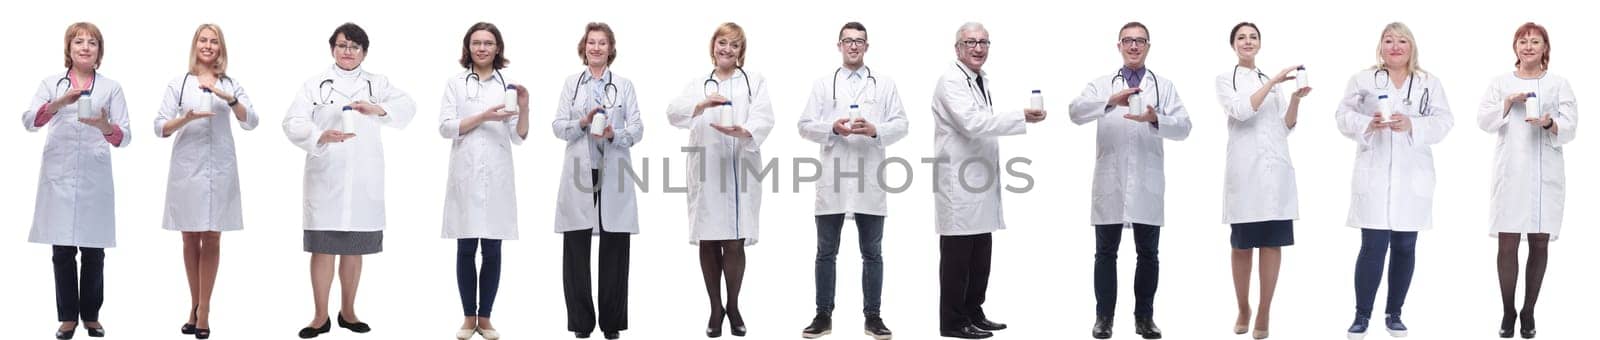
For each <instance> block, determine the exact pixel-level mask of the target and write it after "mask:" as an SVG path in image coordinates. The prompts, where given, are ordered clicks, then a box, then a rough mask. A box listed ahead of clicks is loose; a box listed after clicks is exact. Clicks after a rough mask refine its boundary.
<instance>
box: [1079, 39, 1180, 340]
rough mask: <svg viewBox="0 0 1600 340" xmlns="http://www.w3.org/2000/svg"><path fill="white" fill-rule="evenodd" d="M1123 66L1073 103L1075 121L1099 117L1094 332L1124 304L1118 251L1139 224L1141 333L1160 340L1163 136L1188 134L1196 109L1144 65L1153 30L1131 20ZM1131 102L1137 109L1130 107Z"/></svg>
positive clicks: (1105, 332) (1122, 46)
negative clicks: (1157, 313)
mask: <svg viewBox="0 0 1600 340" xmlns="http://www.w3.org/2000/svg"><path fill="white" fill-rule="evenodd" d="M1117 38H1118V39H1119V40H1118V43H1117V48H1118V49H1119V50H1121V52H1122V63H1123V64H1122V68H1121V69H1119V70H1117V72H1116V73H1115V74H1110V75H1105V76H1102V77H1100V78H1099V79H1095V80H1094V81H1092V82H1090V83H1089V85H1088V87H1087V88H1084V89H1083V94H1082V95H1080V96H1078V98H1077V99H1075V100H1073V101H1072V106H1071V107H1070V108H1069V111H1070V112H1069V115H1070V116H1071V117H1072V123H1074V124H1078V125H1083V124H1088V123H1090V122H1097V124H1096V126H1097V131H1096V133H1097V136H1096V137H1095V149H1096V150H1095V155H1096V156H1095V167H1094V188H1093V189H1092V192H1093V195H1092V199H1093V203H1091V205H1092V206H1091V210H1090V217H1089V219H1090V224H1092V225H1094V228H1095V254H1094V297H1095V322H1094V328H1093V330H1092V331H1091V335H1092V336H1094V338H1096V339H1108V338H1111V324H1112V322H1111V321H1112V314H1113V312H1114V311H1115V310H1116V306H1117V248H1118V246H1119V245H1120V244H1121V243H1122V229H1133V243H1134V247H1135V251H1136V253H1137V254H1138V256H1139V257H1138V265H1137V266H1136V267H1135V269H1134V274H1133V292H1134V294H1133V295H1134V309H1133V317H1134V333H1137V334H1139V335H1141V336H1143V337H1144V338H1145V339H1160V338H1161V329H1160V328H1157V327H1156V324H1155V321H1154V319H1153V314H1154V311H1153V310H1154V307H1153V306H1154V301H1155V295H1156V282H1157V278H1158V277H1159V273H1160V269H1159V268H1160V267H1159V266H1160V261H1159V260H1158V258H1157V257H1156V254H1157V245H1158V244H1159V242H1158V241H1159V240H1160V237H1161V225H1162V224H1163V221H1162V219H1163V212H1162V209H1163V206H1164V203H1163V201H1162V200H1163V198H1162V195H1163V194H1164V192H1165V187H1166V175H1165V173H1164V171H1163V170H1162V168H1163V164H1162V163H1163V158H1164V156H1163V151H1162V143H1163V140H1164V139H1170V140H1175V141H1176V140H1183V139H1184V138H1188V137H1189V113H1188V112H1187V111H1185V110H1184V108H1183V101H1182V100H1180V99H1178V92H1177V89H1176V86H1173V84H1172V82H1171V81H1168V80H1167V79H1166V78H1161V77H1158V76H1156V74H1155V73H1154V72H1151V71H1149V70H1147V69H1146V68H1145V57H1146V56H1147V55H1148V54H1149V53H1150V31H1149V29H1147V28H1145V26H1144V24H1141V23H1138V22H1130V23H1128V24H1126V25H1123V26H1122V30H1121V32H1120V33H1119V34H1118V36H1117ZM1130 103H1132V105H1134V106H1138V107H1134V108H1130V107H1129V104H1130Z"/></svg>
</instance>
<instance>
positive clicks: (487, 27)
mask: <svg viewBox="0 0 1600 340" xmlns="http://www.w3.org/2000/svg"><path fill="white" fill-rule="evenodd" d="M462 38H463V39H462V41H461V51H462V53H461V59H460V64H461V67H463V68H466V70H465V71H462V72H460V73H458V74H456V75H454V76H451V77H450V79H448V80H446V81H445V92H444V97H443V98H441V99H440V101H439V103H440V104H439V136H441V137H444V138H446V139H449V140H450V171H449V175H448V176H449V177H448V180H447V181H446V182H445V194H444V225H443V230H442V231H441V232H440V234H441V236H442V237H444V238H448V239H455V240H456V286H457V288H458V290H459V291H460V293H461V309H462V313H463V315H464V319H463V320H462V323H461V328H460V329H459V330H458V331H457V333H456V338H457V339H467V338H471V337H472V335H473V334H474V333H482V334H484V338H486V339H493V338H499V337H500V333H499V332H498V331H497V330H495V328H494V325H493V324H492V323H490V322H489V316H490V314H492V312H493V310H494V301H495V295H496V294H497V293H498V292H499V290H500V267H501V263H502V262H501V256H500V249H501V247H500V246H501V241H504V240H515V239H517V180H516V167H515V164H514V162H513V161H512V157H511V148H512V146H513V145H522V141H523V140H525V139H527V137H528V111H529V110H528V109H527V107H528V90H527V88H524V87H522V85H520V84H519V83H517V82H516V81H513V80H511V79H509V78H506V77H505V75H504V74H502V73H501V72H500V69H502V68H505V67H506V66H507V65H509V64H510V63H511V61H510V60H509V59H506V56H505V40H504V39H503V38H502V37H501V35H500V29H499V28H498V27H496V26H495V25H494V24H491V23H486V22H479V23H476V24H473V25H472V26H471V27H469V28H468V29H467V33H466V34H465V36H464V37H462ZM480 245H481V246H482V249H483V268H482V269H481V270H480V269H479V268H478V249H479V246H480Z"/></svg>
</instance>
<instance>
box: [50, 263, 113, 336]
mask: <svg viewBox="0 0 1600 340" xmlns="http://www.w3.org/2000/svg"><path fill="white" fill-rule="evenodd" d="M51 251H52V252H53V254H52V255H51V256H50V261H51V262H53V263H55V272H56V320H58V321H61V322H67V321H78V320H80V319H81V320H83V321H84V322H96V321H100V305H101V304H102V303H104V302H105V273H106V250H105V249H104V248H88V247H73V246H54V247H52V249H51ZM79 252H82V253H83V273H82V274H81V275H80V274H79V273H78V260H77V257H78V253H79Z"/></svg>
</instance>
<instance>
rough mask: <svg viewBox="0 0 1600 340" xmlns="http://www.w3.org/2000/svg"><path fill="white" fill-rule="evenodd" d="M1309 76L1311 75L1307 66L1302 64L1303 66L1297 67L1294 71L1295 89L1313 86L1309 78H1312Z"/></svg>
mask: <svg viewBox="0 0 1600 340" xmlns="http://www.w3.org/2000/svg"><path fill="white" fill-rule="evenodd" d="M1307 77H1309V75H1307V74H1306V67H1305V66H1301V67H1299V68H1296V69H1295V72H1294V90H1295V91H1299V90H1300V89H1303V88H1306V87H1310V86H1311V80H1309V79H1310V78H1307Z"/></svg>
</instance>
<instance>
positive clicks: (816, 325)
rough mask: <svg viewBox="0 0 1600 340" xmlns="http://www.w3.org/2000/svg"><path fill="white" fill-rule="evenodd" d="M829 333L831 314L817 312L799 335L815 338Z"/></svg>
mask: <svg viewBox="0 0 1600 340" xmlns="http://www.w3.org/2000/svg"><path fill="white" fill-rule="evenodd" d="M830 333H833V315H830V314H829V313H817V316H816V317H813V318H811V325H808V326H806V329H805V330H802V331H800V337H802V338H806V339H816V338H820V337H822V336H823V335H828V334H830Z"/></svg>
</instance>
